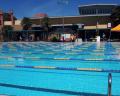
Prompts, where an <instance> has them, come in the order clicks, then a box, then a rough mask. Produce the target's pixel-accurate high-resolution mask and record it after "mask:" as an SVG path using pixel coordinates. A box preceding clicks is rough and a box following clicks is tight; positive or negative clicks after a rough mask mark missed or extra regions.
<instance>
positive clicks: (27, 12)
mask: <svg viewBox="0 0 120 96" xmlns="http://www.w3.org/2000/svg"><path fill="white" fill-rule="evenodd" d="M62 1H63V2H64V1H65V0H61V1H60V0H0V9H2V10H3V11H6V12H7V11H9V10H11V9H12V10H13V11H14V14H15V16H16V17H17V18H22V17H32V16H33V15H34V14H37V13H47V14H48V15H49V16H63V15H64V16H75V15H79V12H78V6H79V5H84V4H85V5H86V4H96V3H98V4H99V3H100V4H101V3H108V4H120V0H68V1H69V2H68V3H67V2H66V3H64V4H62V3H58V2H62Z"/></svg>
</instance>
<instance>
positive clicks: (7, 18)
mask: <svg viewBox="0 0 120 96" xmlns="http://www.w3.org/2000/svg"><path fill="white" fill-rule="evenodd" d="M13 18H14V20H17V18H16V17H15V16H14V17H13ZM3 19H4V21H9V20H10V14H9V13H4V14H3Z"/></svg>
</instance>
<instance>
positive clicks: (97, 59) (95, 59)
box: [85, 58, 104, 61]
mask: <svg viewBox="0 0 120 96" xmlns="http://www.w3.org/2000/svg"><path fill="white" fill-rule="evenodd" d="M85 60H86V61H104V59H99V58H90V59H85Z"/></svg>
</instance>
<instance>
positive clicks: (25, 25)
mask: <svg viewBox="0 0 120 96" xmlns="http://www.w3.org/2000/svg"><path fill="white" fill-rule="evenodd" d="M21 25H22V26H23V30H29V29H30V28H31V26H32V22H31V20H30V19H29V18H28V17H24V18H23V20H22V22H21Z"/></svg>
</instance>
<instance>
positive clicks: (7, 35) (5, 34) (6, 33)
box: [2, 25, 14, 41]
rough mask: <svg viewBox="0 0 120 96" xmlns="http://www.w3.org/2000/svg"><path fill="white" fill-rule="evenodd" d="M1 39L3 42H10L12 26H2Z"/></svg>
mask: <svg viewBox="0 0 120 96" xmlns="http://www.w3.org/2000/svg"><path fill="white" fill-rule="evenodd" d="M2 30H3V39H4V41H10V40H12V37H13V36H12V35H13V34H14V33H12V31H13V27H12V26H10V25H5V26H3V29H2Z"/></svg>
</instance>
